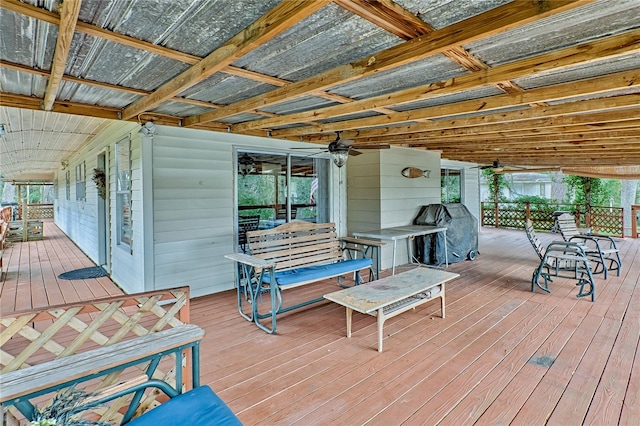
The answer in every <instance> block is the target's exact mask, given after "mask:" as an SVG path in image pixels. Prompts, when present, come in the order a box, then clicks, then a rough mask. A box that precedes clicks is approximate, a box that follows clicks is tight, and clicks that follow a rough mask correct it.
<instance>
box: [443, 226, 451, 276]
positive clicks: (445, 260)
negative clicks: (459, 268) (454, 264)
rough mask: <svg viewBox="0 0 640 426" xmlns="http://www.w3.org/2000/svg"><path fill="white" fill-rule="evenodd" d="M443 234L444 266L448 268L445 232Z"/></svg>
mask: <svg viewBox="0 0 640 426" xmlns="http://www.w3.org/2000/svg"><path fill="white" fill-rule="evenodd" d="M442 232H443V233H444V265H445V267H446V268H448V267H449V250H447V230H446V229H445V230H444V231H442Z"/></svg>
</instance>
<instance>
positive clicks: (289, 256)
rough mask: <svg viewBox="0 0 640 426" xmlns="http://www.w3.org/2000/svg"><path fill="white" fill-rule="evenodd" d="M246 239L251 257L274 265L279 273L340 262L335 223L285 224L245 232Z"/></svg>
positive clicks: (338, 241) (340, 256)
mask: <svg viewBox="0 0 640 426" xmlns="http://www.w3.org/2000/svg"><path fill="white" fill-rule="evenodd" d="M247 239H248V241H249V249H250V251H251V254H252V255H253V256H256V257H259V258H261V259H265V260H270V261H274V262H275V263H276V270H280V271H281V270H287V269H294V268H297V267H301V266H312V265H322V264H327V263H334V262H338V261H341V260H343V259H344V257H343V255H342V247H341V246H340V240H339V239H338V235H337V234H336V226H335V223H310V222H289V223H285V224H284V225H280V226H278V227H276V228H273V229H266V230H258V231H250V232H247Z"/></svg>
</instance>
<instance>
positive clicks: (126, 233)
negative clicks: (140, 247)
mask: <svg viewBox="0 0 640 426" xmlns="http://www.w3.org/2000/svg"><path fill="white" fill-rule="evenodd" d="M116 214H117V216H116V227H117V244H118V245H120V246H124V247H128V248H131V237H132V235H131V222H132V221H131V219H132V218H131V141H130V140H129V138H128V137H127V138H125V139H122V140H121V141H119V142H118V143H116Z"/></svg>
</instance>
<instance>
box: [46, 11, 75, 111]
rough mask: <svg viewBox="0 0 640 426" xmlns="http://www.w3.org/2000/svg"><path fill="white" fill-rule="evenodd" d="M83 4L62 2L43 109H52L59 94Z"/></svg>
mask: <svg viewBox="0 0 640 426" xmlns="http://www.w3.org/2000/svg"><path fill="white" fill-rule="evenodd" d="M81 4H82V0H75V1H65V2H63V3H62V10H61V11H60V28H59V29H58V38H57V39H56V50H55V51H54V54H53V60H52V65H51V75H50V76H49V82H48V83H47V89H46V90H45V94H44V102H43V103H42V109H44V110H45V111H51V108H52V107H53V103H54V102H55V100H56V96H57V95H58V89H59V88H60V82H62V76H63V74H64V69H65V67H66V64H67V58H68V57H69V49H71V41H72V40H73V32H74V31H75V28H76V22H77V21H78V15H79V14H80V6H81Z"/></svg>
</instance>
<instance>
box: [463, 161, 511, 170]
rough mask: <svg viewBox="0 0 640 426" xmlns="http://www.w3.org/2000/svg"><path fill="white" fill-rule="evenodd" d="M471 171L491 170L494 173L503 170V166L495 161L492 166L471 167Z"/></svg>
mask: <svg viewBox="0 0 640 426" xmlns="http://www.w3.org/2000/svg"><path fill="white" fill-rule="evenodd" d="M471 168H472V169H480V170H486V169H493V171H494V172H501V171H503V170H504V165H503V164H502V163H501V162H500V160H495V161H494V162H493V163H492V164H490V165H488V164H486V165H483V166H475V167H471Z"/></svg>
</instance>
